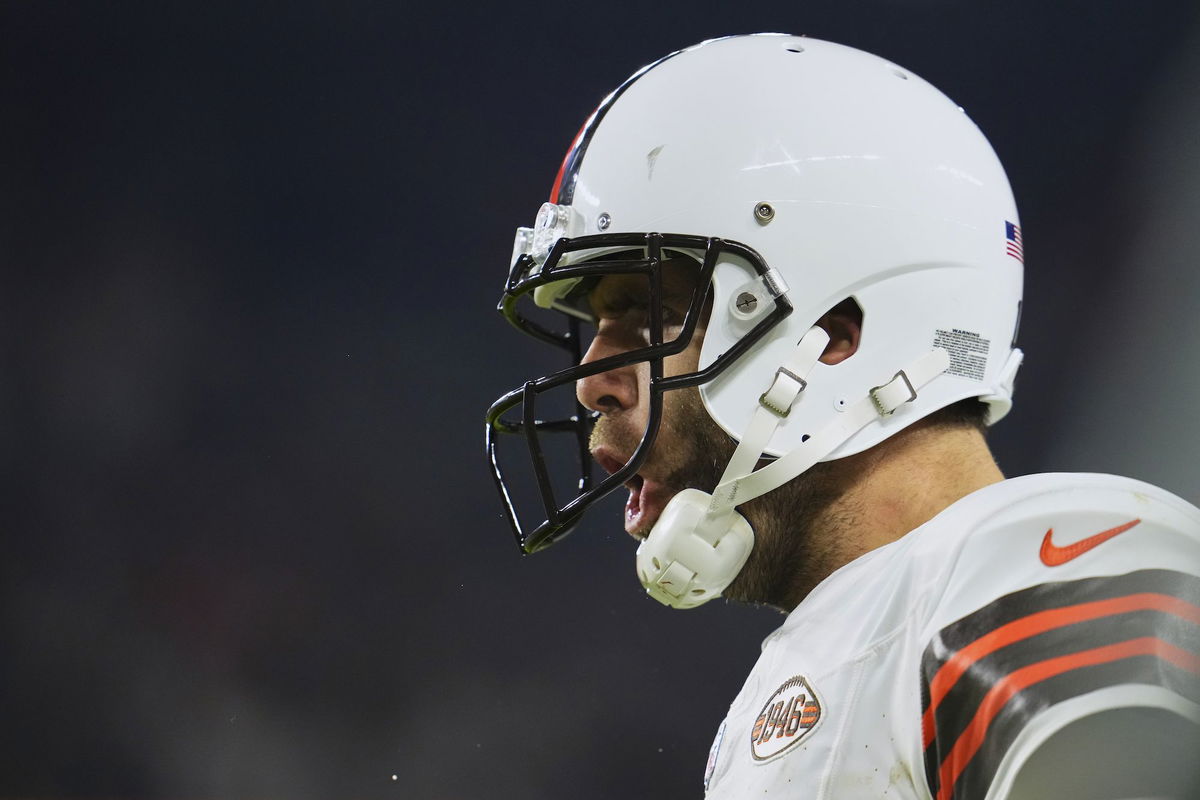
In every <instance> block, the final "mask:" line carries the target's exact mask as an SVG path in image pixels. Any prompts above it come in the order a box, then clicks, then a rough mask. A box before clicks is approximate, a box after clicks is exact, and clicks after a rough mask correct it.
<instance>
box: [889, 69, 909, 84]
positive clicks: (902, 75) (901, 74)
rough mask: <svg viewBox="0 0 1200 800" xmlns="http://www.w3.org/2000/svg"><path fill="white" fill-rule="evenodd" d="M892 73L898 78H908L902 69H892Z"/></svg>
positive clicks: (903, 79)
mask: <svg viewBox="0 0 1200 800" xmlns="http://www.w3.org/2000/svg"><path fill="white" fill-rule="evenodd" d="M892 74H893V75H895V76H896V77H897V78H899V79H900V80H902V81H906V80H908V75H906V74H905V73H904V70H900V69H894V70H892Z"/></svg>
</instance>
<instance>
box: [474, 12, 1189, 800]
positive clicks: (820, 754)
mask: <svg viewBox="0 0 1200 800" xmlns="http://www.w3.org/2000/svg"><path fill="white" fill-rule="evenodd" d="M1023 264H1024V250H1023V242H1022V237H1021V224H1020V219H1019V218H1018V215H1017V210H1016V207H1015V205H1014V202H1013V197H1012V192H1011V190H1010V188H1009V184H1008V180H1007V178H1006V176H1005V173H1004V170H1003V168H1002V167H1001V165H1000V163H999V161H998V159H997V158H996V155H995V154H994V152H993V151H992V148H991V147H990V145H989V144H988V142H987V140H986V139H985V138H984V136H983V135H982V134H981V133H980V131H979V129H978V128H977V127H976V126H975V124H974V123H973V122H972V121H971V119H970V118H969V117H968V116H967V115H966V114H965V113H964V112H963V109H961V108H959V107H958V106H956V105H955V104H954V103H953V102H952V101H951V100H949V99H948V98H946V97H945V96H944V95H943V94H941V93H940V92H939V91H938V90H937V89H935V88H934V87H933V86H931V85H930V84H928V83H926V82H925V81H924V80H922V79H921V78H919V77H918V76H916V75H914V74H913V73H912V72H910V71H908V70H906V69H903V68H902V67H899V66H897V65H895V64H893V63H890V62H888V61H885V60H883V59H881V58H877V57H875V56H872V55H868V54H866V53H863V52H860V51H857V50H854V49H851V48H848V47H843V46H840V45H836V44H831V43H828V42H823V41H817V40H813V39H808V38H799V37H793V36H786V35H778V34H762V35H753V36H736V37H729V38H725V39H719V40H713V41H709V42H704V43H702V44H700V45H697V46H695V47H691V48H688V49H686V50H682V51H679V52H677V53H673V54H671V55H668V56H666V57H665V58H662V59H660V60H659V61H657V62H655V63H653V64H651V65H649V66H647V67H644V68H643V69H641V70H639V71H637V72H636V73H634V75H633V76H631V77H630V78H629V79H628V80H627V81H625V82H624V83H623V84H621V85H620V86H619V87H618V88H617V89H616V90H615V91H613V92H612V94H610V95H609V96H608V97H607V98H605V99H604V101H603V102H602V103H601V104H600V106H599V107H598V108H597V109H596V111H595V112H594V113H593V114H592V115H591V116H590V117H589V118H588V120H587V121H586V123H585V124H584V126H583V128H582V129H581V130H580V132H579V134H578V136H577V137H576V138H575V140H574V142H573V143H572V144H571V146H570V149H569V151H568V153H567V155H566V158H565V159H564V161H563V162H562V167H561V169H560V171H559V173H558V177H557V178H556V180H555V181H554V186H553V189H552V192H551V197H550V202H548V203H546V204H545V205H544V206H542V208H541V210H540V211H539V213H538V215H537V219H536V223H535V224H534V226H533V227H532V228H522V229H520V230H519V231H518V234H517V240H516V247H515V251H514V254H513V260H512V262H511V269H510V272H509V275H508V280H507V283H506V285H505V288H504V294H503V298H502V300H501V302H500V310H501V312H502V313H503V314H504V315H505V316H506V317H507V318H508V319H509V321H511V322H512V323H513V324H514V325H515V326H516V327H518V328H519V329H521V330H522V331H524V332H526V333H529V334H531V335H533V336H535V337H537V338H538V339H540V340H542V341H545V342H547V343H551V344H554V345H557V346H560V347H562V348H563V349H565V350H566V351H567V352H568V354H569V355H570V358H571V360H572V363H571V365H570V366H569V367H568V368H565V369H563V370H561V371H558V372H554V373H552V374H549V375H546V376H543V377H539V378H536V379H533V380H530V381H527V382H526V383H524V384H523V385H522V386H520V387H519V388H518V389H515V390H513V391H511V392H509V393H507V394H505V395H504V396H503V397H501V398H500V399H498V400H497V401H496V403H495V404H494V405H493V406H492V407H491V409H490V410H489V412H488V415H487V423H488V425H487V430H488V451H489V455H490V459H491V463H492V466H493V472H494V474H495V478H496V482H497V486H498V487H499V489H500V493H501V497H502V499H503V502H504V508H505V511H506V513H507V515H508V518H509V521H510V522H511V524H512V527H513V531H514V532H515V535H516V538H517V542H518V544H519V545H520V547H521V548H522V550H523V551H524V552H526V553H532V552H535V551H537V550H540V549H542V548H544V547H547V546H549V545H550V544H552V543H554V542H556V541H557V540H559V539H560V538H561V537H562V536H563V535H564V534H565V533H567V532H568V531H569V530H570V529H571V528H572V526H574V525H575V523H576V522H577V521H578V519H579V518H580V515H582V514H583V513H584V512H585V511H586V510H587V509H588V508H589V507H591V506H592V505H594V504H595V503H596V501H597V500H599V499H600V498H602V497H604V496H605V495H607V494H609V493H611V492H613V491H616V490H617V489H618V488H620V487H625V488H626V489H627V490H628V500H627V502H626V505H625V519H624V523H625V529H626V531H628V532H629V533H630V534H632V535H633V536H635V537H636V538H637V539H639V540H640V544H639V546H638V549H637V557H636V568H637V575H638V577H639V579H640V580H641V582H642V584H643V585H644V586H645V588H646V591H647V592H649V594H650V595H651V596H652V597H654V598H655V599H657V600H660V601H661V602H663V603H666V604H668V605H670V606H674V607H676V608H691V607H694V606H697V605H700V604H702V603H705V602H708V601H709V600H712V599H713V598H714V597H718V596H724V597H728V598H733V599H736V600H743V601H748V602H754V603H765V604H770V605H773V606H776V607H778V608H779V609H781V610H782V611H784V612H786V613H787V614H788V616H787V619H786V621H785V622H784V624H783V625H782V627H781V628H779V630H777V631H776V632H775V633H773V634H772V635H771V636H770V637H769V638H768V639H767V641H766V642H765V644H764V646H763V651H762V656H761V658H760V660H759V661H758V664H757V665H756V666H755V668H754V670H753V672H752V673H751V675H750V677H749V679H748V680H747V681H746V684H745V687H744V688H743V690H742V692H741V693H740V694H739V695H738V696H737V697H736V698H735V699H734V701H733V703H732V705H731V706H730V708H729V713H728V716H727V717H726V719H725V721H724V722H723V723H722V724H721V726H720V728H719V730H718V733H717V735H716V739H715V741H714V743H713V747H712V752H711V755H710V758H709V763H708V768H707V773H706V775H705V788H706V791H707V793H708V796H710V797H712V798H745V797H763V796H781V797H782V796H786V797H804V798H846V797H871V798H878V797H889V798H939V799H941V798H979V799H980V800H982V799H983V798H1033V797H1047V798H1050V797H1055V798H1067V797H1070V798H1084V797H1086V798H1133V797H1156V798H1157V797H1179V798H1184V797H1196V796H1200V791H1198V790H1200V783H1197V770H1198V769H1200V766H1198V764H1200V757H1198V756H1200V746H1198V743H1200V736H1198V731H1200V705H1198V703H1200V678H1198V676H1200V644H1198V642H1200V511H1198V510H1197V509H1196V508H1195V507H1193V506H1191V505H1189V504H1188V503H1186V502H1185V501H1183V500H1181V499H1180V498H1178V497H1175V496H1173V495H1171V494H1169V493H1167V492H1165V491H1163V490H1161V489H1158V488H1156V487H1154V486H1150V485H1147V484H1145V483H1141V482H1138V481H1135V480H1130V479H1125V478H1119V477H1114V476H1109V475H1095V474H1046V475H1030V476H1026V477H1019V478H1013V479H1008V480H1005V479H1004V476H1003V475H1002V474H1001V472H1000V470H999V469H998V468H997V466H996V464H995V462H994V460H993V459H992V456H991V454H990V451H989V449H988V446H987V444H986V441H985V438H984V431H985V429H986V428H987V426H989V425H991V424H993V423H995V422H997V421H998V420H1000V419H1001V418H1002V417H1003V416H1004V415H1005V414H1006V413H1007V412H1008V410H1009V409H1010V407H1011V405H1012V392H1013V379H1014V376H1015V375H1016V372H1017V369H1018V367H1019V366H1020V364H1021V357H1022V354H1021V351H1020V350H1019V349H1017V348H1016V347H1015V342H1016V332H1017V327H1018V322H1019V318H1020V312H1021V292H1022V271H1023ZM558 323H561V324H558ZM563 391H565V392H568V393H572V392H573V393H574V395H575V398H576V399H577V403H578V405H573V406H570V407H567V408H566V410H565V411H563V412H562V413H559V414H557V415H555V414H552V413H550V412H548V411H546V409H547V408H550V407H562V406H563V403H562V402H561V401H554V400H553V399H552V398H553V396H554V394H555V393H556V392H558V393H561V392H563ZM506 434H511V436H506ZM507 440H515V441H520V442H523V443H524V444H525V445H527V446H528V450H529V453H530V455H531V457H532V462H531V463H532V465H533V473H532V474H533V478H534V480H532V481H529V482H528V484H527V485H529V486H533V487H534V489H533V491H532V492H525V493H523V491H524V490H522V489H521V488H520V483H521V482H520V480H519V478H517V477H515V475H514V472H513V467H512V464H511V461H510V460H506V457H505V456H504V455H503V454H502V452H501V451H502V450H503V449H504V444H503V442H504V441H507ZM555 441H565V442H566V443H567V449H568V451H573V453H574V454H575V455H579V456H582V457H583V461H584V463H583V467H582V469H581V470H579V471H577V472H576V473H575V477H573V478H572V479H571V482H570V483H569V485H566V488H565V489H564V482H563V481H562V476H563V471H562V469H561V467H559V466H556V465H555V464H553V463H552V457H551V456H552V454H553V453H554V452H556V449H560V448H556V445H555V444H554V442H555ZM589 457H590V458H591V459H594V461H595V462H597V463H598V464H599V466H600V467H602V468H603V470H604V472H605V473H606V477H603V478H602V479H601V480H599V481H593V480H592V477H591V475H590V471H589V466H590V462H588V461H587V459H588V458H589ZM526 501H531V502H532V503H533V506H534V508H533V512H532V516H530V515H529V513H528V510H527V509H525V508H523V503H525V502H526Z"/></svg>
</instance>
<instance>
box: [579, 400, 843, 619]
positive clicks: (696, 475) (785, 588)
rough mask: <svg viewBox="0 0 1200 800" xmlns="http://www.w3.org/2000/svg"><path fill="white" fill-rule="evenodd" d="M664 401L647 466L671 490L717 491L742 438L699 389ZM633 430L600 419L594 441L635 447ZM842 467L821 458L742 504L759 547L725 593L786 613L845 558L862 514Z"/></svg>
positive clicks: (740, 599) (736, 598) (626, 450)
mask: <svg viewBox="0 0 1200 800" xmlns="http://www.w3.org/2000/svg"><path fill="white" fill-rule="evenodd" d="M664 406H665V408H664V414H663V422H662V425H661V428H660V430H659V432H658V436H657V438H656V440H655V444H654V448H653V450H652V452H651V456H650V459H649V460H648V463H647V465H646V467H645V468H646V469H649V470H652V471H653V472H654V473H655V474H656V477H657V480H658V481H659V482H661V483H662V484H664V485H665V486H667V487H668V488H669V489H670V490H671V491H672V493H677V492H679V491H682V490H683V489H700V490H702V491H705V492H709V493H711V492H712V491H713V490H714V489H716V486H717V482H718V481H719V480H720V478H721V475H722V473H723V472H724V471H725V466H726V465H727V464H728V463H729V459H730V458H731V457H732V455H733V452H734V450H735V449H736V447H737V442H736V441H735V440H734V439H733V438H732V437H730V436H729V435H728V434H727V433H725V431H724V430H722V429H721V427H720V426H718V425H717V424H716V422H714V421H713V420H712V418H711V417H710V416H709V415H708V412H707V411H706V410H705V408H704V402H703V400H702V399H701V397H700V391H699V390H698V389H696V388H694V387H689V388H685V389H678V390H675V391H673V392H670V393H668V394H667V395H666V396H665V397H664ZM635 435H636V434H634V433H633V432H631V431H628V430H624V429H623V428H622V426H618V425H615V424H612V421H610V420H606V419H601V420H600V422H599V423H598V424H597V428H596V431H595V432H594V433H593V444H595V443H596V442H597V441H604V442H606V443H610V444H614V445H616V446H618V447H621V448H622V450H623V452H632V451H633V448H634V447H635V446H636V444H637V440H636V439H632V438H631V437H632V436H635ZM637 438H638V439H640V436H638V437H637ZM843 472H844V471H843V470H841V469H839V467H838V464H837V462H836V461H835V462H823V463H818V464H816V465H815V466H813V467H812V468H810V469H809V470H807V471H806V472H805V473H804V474H803V475H800V476H799V477H797V478H794V479H792V480H791V481H789V482H788V483H786V484H785V485H783V486H781V487H780V488H779V489H776V490H775V491H773V492H769V493H768V494H766V495H764V496H762V497H759V498H756V499H754V500H751V501H749V502H747V503H744V504H742V505H740V506H738V511H739V512H741V514H742V515H743V516H745V517H746V519H747V520H748V521H749V522H750V524H751V526H752V527H753V528H754V549H753V550H752V551H751V553H750V558H749V559H748V561H747V562H746V565H745V566H744V567H743V568H742V570H741V572H740V573H739V574H738V577H737V578H736V579H734V581H733V582H732V583H731V584H730V585H729V587H728V588H726V590H725V591H724V592H723V593H722V594H723V595H724V596H725V597H727V598H729V599H731V600H737V601H739V602H745V603H758V604H765V605H770V606H773V607H775V608H778V609H779V610H781V611H783V612H785V613H787V612H789V611H791V610H792V609H793V608H795V606H796V605H798V604H799V602H800V601H801V600H802V599H803V598H804V597H805V596H806V595H807V594H808V593H809V592H810V591H812V589H813V588H815V587H816V585H817V584H818V583H820V581H821V580H823V579H824V578H825V577H826V576H828V575H829V574H830V573H831V572H832V571H833V570H834V569H836V567H837V566H838V565H839V564H840V563H842V562H843V561H844V560H845V559H844V557H843V551H844V549H845V548H844V546H843V545H844V542H842V541H841V538H840V534H841V533H842V532H845V531H848V530H852V529H853V525H854V520H855V517H856V516H857V515H856V513H855V510H854V508H853V507H852V506H849V504H847V503H846V502H845V501H844V498H845V494H846V492H845V488H846V481H845V480H844V476H843ZM839 501H842V502H839Z"/></svg>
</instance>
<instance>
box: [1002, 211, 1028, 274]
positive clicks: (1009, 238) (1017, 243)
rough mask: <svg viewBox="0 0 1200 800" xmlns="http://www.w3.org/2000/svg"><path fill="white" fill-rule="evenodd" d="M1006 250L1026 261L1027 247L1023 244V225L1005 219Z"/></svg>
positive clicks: (1022, 261)
mask: <svg viewBox="0 0 1200 800" xmlns="http://www.w3.org/2000/svg"><path fill="white" fill-rule="evenodd" d="M1004 239H1005V243H1004V244H1005V252H1006V253H1008V254H1009V255H1010V256H1012V257H1013V258H1015V259H1016V260H1017V261H1020V262H1021V263H1022V264H1024V263H1025V247H1024V246H1023V245H1022V244H1021V226H1020V225H1016V224H1014V223H1012V222H1009V221H1008V220H1005V221H1004Z"/></svg>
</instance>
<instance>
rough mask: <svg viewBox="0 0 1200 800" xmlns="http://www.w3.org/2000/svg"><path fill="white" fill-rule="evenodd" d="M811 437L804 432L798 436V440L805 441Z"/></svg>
mask: <svg viewBox="0 0 1200 800" xmlns="http://www.w3.org/2000/svg"><path fill="white" fill-rule="evenodd" d="M811 438H812V437H811V436H809V435H808V434H807V433H806V434H804V435H803V436H801V437H800V441H801V442H807V441H808V440H809V439H811Z"/></svg>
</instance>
